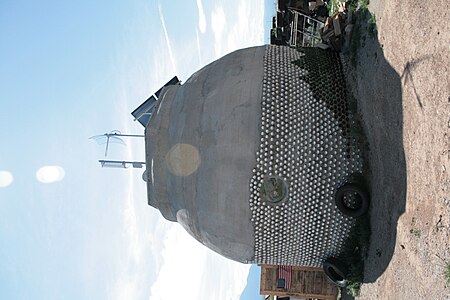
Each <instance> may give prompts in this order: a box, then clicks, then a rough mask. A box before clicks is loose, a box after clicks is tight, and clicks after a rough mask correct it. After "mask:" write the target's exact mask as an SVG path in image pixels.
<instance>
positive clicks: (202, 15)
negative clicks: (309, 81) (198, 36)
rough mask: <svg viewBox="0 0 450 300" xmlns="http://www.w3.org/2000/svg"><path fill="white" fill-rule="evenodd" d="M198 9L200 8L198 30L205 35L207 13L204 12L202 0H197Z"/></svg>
mask: <svg viewBox="0 0 450 300" xmlns="http://www.w3.org/2000/svg"><path fill="white" fill-rule="evenodd" d="M197 8H198V29H199V30H200V32H201V33H205V31H206V17H205V12H204V11H203V4H202V0H197Z"/></svg>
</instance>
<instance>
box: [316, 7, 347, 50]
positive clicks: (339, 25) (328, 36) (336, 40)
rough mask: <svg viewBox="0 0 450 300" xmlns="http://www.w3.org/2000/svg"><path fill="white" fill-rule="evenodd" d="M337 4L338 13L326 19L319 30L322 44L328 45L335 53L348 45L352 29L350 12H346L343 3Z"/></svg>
mask: <svg viewBox="0 0 450 300" xmlns="http://www.w3.org/2000/svg"><path fill="white" fill-rule="evenodd" d="M339 4H340V5H339V11H338V12H337V13H335V14H334V15H332V16H331V17H328V18H327V19H326V20H325V24H324V26H323V27H322V28H321V29H320V30H319V31H320V36H321V38H322V42H323V43H325V44H328V45H330V46H331V47H332V48H333V49H334V50H335V51H341V49H342V48H343V47H344V46H347V45H348V43H349V40H350V35H351V32H352V29H353V25H352V24H351V22H352V15H351V12H349V11H348V9H347V7H346V4H345V3H343V2H340V3H339Z"/></svg>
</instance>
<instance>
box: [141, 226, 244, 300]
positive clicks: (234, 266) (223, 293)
mask: <svg viewBox="0 0 450 300" xmlns="http://www.w3.org/2000/svg"><path fill="white" fill-rule="evenodd" d="M163 259H164V264H163V265H162V267H161V269H160V271H159V274H158V279H157V280H156V282H155V283H154V284H153V286H152V287H151V295H150V298H149V299H150V300H171V299H186V300H189V299H192V300H198V299H214V300H231V299H239V296H240V294H241V293H242V291H243V289H244V288H245V285H246V283H247V275H248V270H249V268H250V266H249V265H244V264H240V263H237V262H234V261H231V260H228V259H226V258H224V257H222V256H220V255H219V254H217V253H214V252H212V251H211V250H209V249H208V248H206V247H205V246H204V245H202V244H200V243H199V242H197V241H196V240H194V239H193V238H192V237H191V236H189V235H188V234H187V232H186V231H185V230H184V229H183V228H182V227H181V226H180V225H178V224H175V225H174V226H173V227H172V228H171V229H170V231H169V232H168V233H167V235H166V238H165V240H164V249H163ZM218 270H220V272H219V271H218ZM174 284H175V285H176V288H174Z"/></svg>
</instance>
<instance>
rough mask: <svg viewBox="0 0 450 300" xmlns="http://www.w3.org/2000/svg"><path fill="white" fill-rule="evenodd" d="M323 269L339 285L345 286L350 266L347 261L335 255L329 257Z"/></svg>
mask: <svg viewBox="0 0 450 300" xmlns="http://www.w3.org/2000/svg"><path fill="white" fill-rule="evenodd" d="M323 271H324V272H325V274H326V275H327V276H328V278H329V279H330V280H331V281H332V282H333V283H334V284H336V285H337V286H340V287H345V284H346V280H345V279H346V277H347V275H348V267H347V265H346V264H345V263H343V262H342V261H340V260H339V259H337V258H334V257H328V258H327V260H325V262H324V263H323Z"/></svg>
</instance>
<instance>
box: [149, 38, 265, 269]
mask: <svg viewBox="0 0 450 300" xmlns="http://www.w3.org/2000/svg"><path fill="white" fill-rule="evenodd" d="M264 53H265V47H264V46H261V47H254V48H248V49H243V50H239V51H236V52H233V53H231V54H229V55H227V56H225V57H223V58H221V59H219V60H217V61H215V62H213V63H211V64H210V65H208V66H206V67H204V68H203V69H201V70H200V71H198V72H197V73H195V74H194V75H192V77H191V78H189V79H188V80H187V81H186V83H184V84H183V85H180V86H171V87H168V88H166V89H165V90H163V95H162V97H161V98H160V101H159V106H158V107H157V108H156V113H155V114H154V116H153V117H152V119H151V120H150V122H149V124H148V125H147V128H146V160H147V166H149V167H150V168H149V170H148V171H149V173H150V176H149V178H150V179H149V182H148V197H149V198H148V201H149V204H150V205H152V206H154V207H156V208H158V209H159V210H160V211H161V213H162V215H163V216H164V217H165V218H166V219H168V220H171V221H178V222H179V223H180V224H181V225H182V226H183V227H184V228H186V230H187V231H188V232H190V233H191V234H192V235H193V236H194V237H195V238H196V239H198V240H199V241H200V242H201V243H203V244H204V245H206V246H208V247H209V248H211V249H213V250H215V251H216V252H218V253H220V254H222V255H224V256H226V257H229V258H231V259H234V260H238V261H241V262H247V261H252V260H253V256H254V229H253V225H252V222H251V221H250V218H251V213H250V208H249V201H248V199H249V197H250V192H249V180H250V178H251V176H252V168H253V166H254V165H255V161H256V151H257V150H258V147H259V144H260V126H261V124H260V122H261V121H260V120H261V98H262V78H263V57H264Z"/></svg>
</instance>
